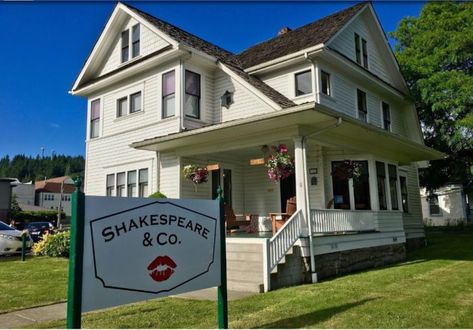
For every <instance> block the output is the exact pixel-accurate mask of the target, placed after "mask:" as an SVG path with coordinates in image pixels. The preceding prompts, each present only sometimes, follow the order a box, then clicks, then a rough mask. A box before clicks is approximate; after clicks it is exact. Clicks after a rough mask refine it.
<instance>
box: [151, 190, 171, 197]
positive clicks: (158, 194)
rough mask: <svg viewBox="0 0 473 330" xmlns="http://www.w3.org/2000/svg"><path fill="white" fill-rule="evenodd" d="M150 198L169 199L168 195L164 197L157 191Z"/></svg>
mask: <svg viewBox="0 0 473 330" xmlns="http://www.w3.org/2000/svg"><path fill="white" fill-rule="evenodd" d="M148 197H149V198H167V197H166V195H164V194H163V193H162V192H160V191H156V192H155V193H152V194H151V195H149V196H148Z"/></svg>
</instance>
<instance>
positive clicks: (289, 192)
mask: <svg viewBox="0 0 473 330" xmlns="http://www.w3.org/2000/svg"><path fill="white" fill-rule="evenodd" d="M279 185H280V193H281V212H282V213H285V212H286V205H287V200H288V199H289V198H291V197H294V196H296V175H295V174H291V175H290V176H288V177H287V178H285V179H284V180H281V181H280V184H279Z"/></svg>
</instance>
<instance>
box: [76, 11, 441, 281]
mask: <svg viewBox="0 0 473 330" xmlns="http://www.w3.org/2000/svg"><path fill="white" fill-rule="evenodd" d="M229 24H231V22H230V23H229ZM275 32H277V31H275ZM71 93H72V94H73V95H78V96H82V97H86V98H87V99H88V109H87V141H86V168H85V192H86V194H89V195H103V196H105V195H108V196H117V197H119V196H124V197H125V196H126V197H147V196H148V195H149V194H151V193H153V192H156V191H160V192H162V193H163V194H165V195H166V196H167V197H168V198H205V199H211V198H215V195H216V192H215V191H216V188H217V186H220V185H221V186H222V187H223V188H224V198H225V202H226V204H227V205H229V206H231V208H232V209H233V210H234V212H235V213H236V214H251V215H252V219H253V220H252V221H256V222H257V224H258V229H259V230H264V229H267V224H268V219H270V213H275V214H277V213H279V212H284V211H285V208H286V202H287V200H288V199H289V198H290V197H293V196H295V197H296V208H297V211H296V212H295V213H294V214H293V215H292V216H291V218H290V219H289V220H288V221H286V224H285V225H284V227H283V228H281V229H280V230H279V231H278V232H277V233H276V234H275V235H274V236H272V237H271V238H265V237H263V238H261V237H259V238H247V237H245V238H233V237H228V238H227V259H228V272H229V276H228V279H229V288H233V289H244V290H263V289H264V290H268V289H270V288H276V287H280V286H283V285H288V284H293V283H301V282H306V281H311V280H312V281H314V280H315V279H316V278H317V277H318V278H323V277H328V276H333V275H337V274H341V273H345V272H349V271H351V270H355V269H360V268H362V267H367V266H377V265H383V264H386V263H390V262H395V261H399V260H402V259H403V258H404V257H405V251H406V246H412V245H418V244H419V243H422V242H423V240H424V230H423V225H422V212H421V205H420V197H419V183H418V173H417V168H418V164H419V162H422V161H426V160H432V159H438V158H441V157H442V156H443V155H442V154H441V153H439V152H437V151H435V150H432V149H430V148H427V147H426V146H425V145H424V144H423V139H422V133H421V130H420V125H419V120H418V118H417V114H416V110H415V108H414V105H413V103H412V102H411V101H409V99H408V98H407V94H408V89H407V86H406V84H405V82H404V80H403V77H402V75H401V73H400V71H399V67H398V65H397V63H396V60H395V58H394V55H393V53H392V50H391V48H390V46H389V44H388V42H387V38H386V36H385V34H384V32H383V30H382V28H381V26H380V23H379V21H378V19H377V17H376V14H375V12H374V10H373V7H372V5H371V4H369V3H360V4H357V5H355V6H352V7H350V8H347V9H345V10H343V11H340V12H337V13H335V14H333V15H330V16H328V17H325V18H322V19H320V20H318V21H315V22H313V23H310V24H307V25H304V26H302V27H299V28H297V29H294V30H290V29H287V28H285V29H281V31H279V33H278V35H277V36H275V37H274V38H272V39H270V40H267V41H264V42H262V43H260V44H257V45H255V46H253V47H250V48H248V49H246V50H245V51H243V52H242V53H240V54H233V53H230V52H228V51H226V50H224V49H222V48H220V47H218V46H216V45H213V44H211V43H209V42H207V41H205V40H203V39H201V38H199V37H197V36H195V35H193V34H191V33H189V32H186V31H183V30H181V29H179V28H178V27H176V26H174V25H172V24H169V23H167V22H164V21H162V20H160V19H158V18H155V17H153V16H151V15H150V14H147V13H144V12H142V11H141V10H139V9H136V8H134V7H131V6H129V5H125V4H122V3H118V4H117V5H116V7H115V9H114V11H113V13H112V15H111V17H110V19H109V20H108V22H107V24H106V26H105V28H104V30H103V31H102V33H101V35H100V37H99V39H98V40H97V42H96V44H95V46H94V47H93V50H92V52H91V53H90V55H89V57H88V59H87V61H86V62H85V64H84V66H83V68H82V70H81V72H80V74H79V76H78V78H77V80H76V81H75V83H74V85H73V87H72V91H71ZM280 144H284V145H286V146H287V148H288V150H289V153H290V154H291V155H292V156H293V157H294V160H295V173H294V175H293V176H291V177H290V178H287V179H285V180H281V181H280V182H278V183H274V182H271V181H270V180H269V179H268V176H267V168H266V167H265V166H264V160H265V159H266V157H267V153H268V150H270V149H271V146H276V145H280ZM261 160H263V161H261ZM343 162H345V163H346V164H349V165H350V166H354V167H356V168H357V169H358V171H357V173H358V174H357V175H356V176H349V177H344V176H343V175H341V176H340V175H333V174H334V173H335V172H337V169H338V168H340V166H341V164H343ZM189 164H198V165H200V166H203V167H205V166H208V168H209V169H211V171H210V173H209V179H208V182H207V183H203V184H200V185H199V186H198V187H197V189H194V185H193V184H192V182H190V181H189V180H186V179H185V178H184V176H183V171H182V170H183V168H184V166H186V165H189ZM276 218H277V217H276ZM270 235H271V234H270ZM291 253H292V254H291ZM291 258H292V259H291ZM289 260H291V262H289Z"/></svg>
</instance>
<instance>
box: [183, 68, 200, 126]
mask: <svg viewBox="0 0 473 330" xmlns="http://www.w3.org/2000/svg"><path fill="white" fill-rule="evenodd" d="M184 113H185V115H186V116H188V117H192V118H197V119H200V75H199V74H197V73H195V72H192V71H189V70H186V73H185V99H184Z"/></svg>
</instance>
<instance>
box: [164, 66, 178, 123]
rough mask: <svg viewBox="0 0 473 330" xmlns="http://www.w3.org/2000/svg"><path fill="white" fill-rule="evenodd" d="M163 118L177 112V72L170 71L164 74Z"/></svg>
mask: <svg viewBox="0 0 473 330" xmlns="http://www.w3.org/2000/svg"><path fill="white" fill-rule="evenodd" d="M162 84H163V102H162V104H163V118H168V117H172V116H174V115H175V112H176V74H175V71H174V70H173V71H169V72H167V73H165V74H163V83H162Z"/></svg>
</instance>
